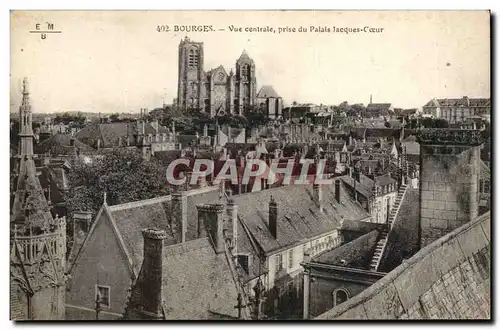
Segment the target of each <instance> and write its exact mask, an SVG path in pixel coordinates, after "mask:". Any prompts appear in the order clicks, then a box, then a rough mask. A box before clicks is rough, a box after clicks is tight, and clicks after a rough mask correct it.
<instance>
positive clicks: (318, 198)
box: [313, 183, 323, 212]
mask: <svg viewBox="0 0 500 330" xmlns="http://www.w3.org/2000/svg"><path fill="white" fill-rule="evenodd" d="M313 198H314V202H315V203H316V205H318V207H319V211H320V212H323V190H322V189H321V186H320V185H319V184H316V183H315V184H313Z"/></svg>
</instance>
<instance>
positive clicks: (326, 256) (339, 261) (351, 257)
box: [312, 230, 379, 269]
mask: <svg viewBox="0 0 500 330" xmlns="http://www.w3.org/2000/svg"><path fill="white" fill-rule="evenodd" d="M378 236H379V232H378V231H377V230H373V231H371V232H369V233H368V234H365V235H363V236H361V237H358V238H356V239H355V240H353V241H351V242H348V243H346V244H344V245H341V246H339V247H336V248H333V249H331V250H329V251H325V252H323V253H321V254H320V255H318V256H316V257H314V258H313V259H312V261H314V262H319V263H324V264H329V265H335V266H343V267H349V268H358V269H367V268H369V266H370V262H371V259H372V257H373V253H374V251H375V245H376V244H377V241H378ZM344 262H345V263H344Z"/></svg>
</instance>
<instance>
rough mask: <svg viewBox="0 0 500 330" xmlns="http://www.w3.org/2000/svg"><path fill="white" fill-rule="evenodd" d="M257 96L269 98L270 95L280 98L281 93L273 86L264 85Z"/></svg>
mask: <svg viewBox="0 0 500 330" xmlns="http://www.w3.org/2000/svg"><path fill="white" fill-rule="evenodd" d="M257 97H258V98H268V97H273V98H278V97H279V95H278V93H276V91H275V90H274V88H273V86H271V85H266V86H262V88H261V89H260V91H259V92H258V93H257Z"/></svg>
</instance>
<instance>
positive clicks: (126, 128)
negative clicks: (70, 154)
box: [75, 122, 168, 148]
mask: <svg viewBox="0 0 500 330" xmlns="http://www.w3.org/2000/svg"><path fill="white" fill-rule="evenodd" d="M137 125H138V123H137V122H132V123H125V122H121V123H99V122H95V123H91V124H89V125H87V126H85V127H84V128H83V129H82V130H80V131H79V132H78V133H76V136H75V137H76V138H77V139H79V140H80V141H83V142H86V141H87V140H89V141H94V142H93V143H96V142H95V141H97V139H101V147H102V148H109V147H116V146H118V145H119V144H120V142H119V141H120V140H121V141H122V143H124V142H126V139H127V136H128V137H129V142H130V144H133V143H135V140H134V137H135V136H136V135H137V133H138V132H139V129H142V128H140V127H137ZM144 133H145V134H146V135H148V134H152V135H154V134H156V130H155V129H154V127H153V126H152V125H151V123H149V122H145V123H144ZM158 133H159V134H162V133H168V130H167V129H166V128H165V127H163V126H158ZM89 144H90V142H89ZM92 146H93V145H92Z"/></svg>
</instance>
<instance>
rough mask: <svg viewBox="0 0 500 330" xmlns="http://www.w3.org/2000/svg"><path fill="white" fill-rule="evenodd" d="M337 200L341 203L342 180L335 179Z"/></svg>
mask: <svg viewBox="0 0 500 330" xmlns="http://www.w3.org/2000/svg"><path fill="white" fill-rule="evenodd" d="M335 200H336V201H337V203H340V180H339V179H337V180H335Z"/></svg>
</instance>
